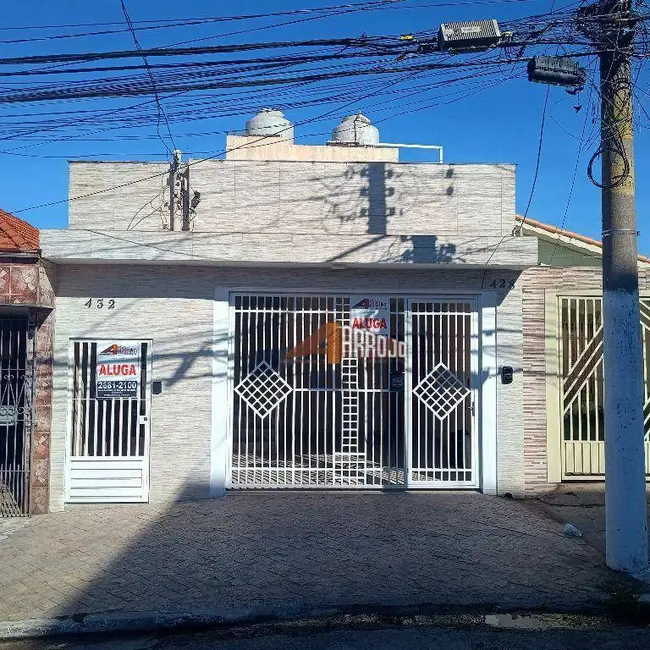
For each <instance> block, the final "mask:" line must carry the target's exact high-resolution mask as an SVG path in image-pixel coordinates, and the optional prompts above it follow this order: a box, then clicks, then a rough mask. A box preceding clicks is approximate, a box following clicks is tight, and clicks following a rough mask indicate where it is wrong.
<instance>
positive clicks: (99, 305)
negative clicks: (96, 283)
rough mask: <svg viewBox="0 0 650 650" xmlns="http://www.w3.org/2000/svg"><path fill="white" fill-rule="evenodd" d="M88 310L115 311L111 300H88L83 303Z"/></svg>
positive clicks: (113, 301) (113, 302)
mask: <svg viewBox="0 0 650 650" xmlns="http://www.w3.org/2000/svg"><path fill="white" fill-rule="evenodd" d="M84 305H85V306H86V307H88V309H92V308H93V307H95V308H96V309H104V308H106V309H115V300H114V299H113V298H88V300H86V302H85V303H84Z"/></svg>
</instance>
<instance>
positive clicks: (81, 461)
mask: <svg viewBox="0 0 650 650" xmlns="http://www.w3.org/2000/svg"><path fill="white" fill-rule="evenodd" d="M150 378H151V342H150V341H133V340H120V339H106V340H101V341H73V342H72V368H71V377H70V404H69V408H68V421H69V427H68V428H69V431H70V435H69V448H68V460H67V468H66V469H67V471H66V479H67V480H66V500H67V501H70V502H95V503H97V502H103V503H120V502H144V501H148V498H149V437H150V436H149V433H150V417H149V412H150V404H151V391H150V384H151V381H150Z"/></svg>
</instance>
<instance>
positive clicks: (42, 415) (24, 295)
mask: <svg viewBox="0 0 650 650" xmlns="http://www.w3.org/2000/svg"><path fill="white" fill-rule="evenodd" d="M54 272H55V267H54V266H53V265H52V264H49V263H47V262H45V261H43V260H39V261H33V262H11V261H6V262H0V309H1V307H2V305H12V306H17V305H21V306H25V307H28V308H29V314H30V317H32V318H33V319H34V320H35V325H36V373H35V378H34V381H35V394H36V401H35V405H34V465H33V470H32V486H31V487H32V491H31V512H32V514H43V513H46V512H48V510H49V484H50V436H51V423H52V358H53V356H52V346H53V336H54V311H53V310H54V300H55V297H54V289H53V287H54ZM29 361H30V359H29V358H28V362H29Z"/></svg>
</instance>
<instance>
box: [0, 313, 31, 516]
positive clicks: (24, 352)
mask: <svg viewBox="0 0 650 650" xmlns="http://www.w3.org/2000/svg"><path fill="white" fill-rule="evenodd" d="M33 341H34V337H33V332H32V333H31V334H30V329H29V322H28V320H27V318H0V517H15V516H23V515H28V514H29V509H30V486H31V468H32V458H31V455H32V447H33V438H32V422H33V395H32V390H33V377H34V373H33V362H34V361H33V360H34V354H33V352H34V350H33V345H34V342H33ZM29 346H32V348H31V352H32V354H31V355H30V354H28V349H29Z"/></svg>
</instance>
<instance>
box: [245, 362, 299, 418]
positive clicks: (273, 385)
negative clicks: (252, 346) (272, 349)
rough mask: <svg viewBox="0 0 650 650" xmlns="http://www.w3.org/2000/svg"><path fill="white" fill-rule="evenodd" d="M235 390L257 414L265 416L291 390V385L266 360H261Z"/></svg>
mask: <svg viewBox="0 0 650 650" xmlns="http://www.w3.org/2000/svg"><path fill="white" fill-rule="evenodd" d="M235 390H236V391H237V392H238V393H239V395H240V397H241V398H242V400H244V402H246V404H247V405H248V406H249V407H250V408H252V409H253V411H255V413H257V415H259V416H260V417H261V418H265V417H266V416H267V415H268V414H269V413H271V411H273V409H275V408H276V407H277V406H278V405H279V404H280V403H281V402H282V400H283V399H284V398H285V397H286V396H287V395H288V394H289V393H290V392H291V386H289V384H287V382H286V381H285V380H284V379H283V378H282V377H281V376H280V375H279V374H278V373H277V372H276V371H275V370H273V368H271V366H269V364H268V363H266V361H262V363H260V364H259V365H257V366H256V367H255V368H254V370H253V372H251V373H250V374H248V375H246V377H244V379H243V380H242V381H241V383H240V384H239V385H238V386H237V388H235Z"/></svg>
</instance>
